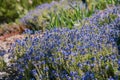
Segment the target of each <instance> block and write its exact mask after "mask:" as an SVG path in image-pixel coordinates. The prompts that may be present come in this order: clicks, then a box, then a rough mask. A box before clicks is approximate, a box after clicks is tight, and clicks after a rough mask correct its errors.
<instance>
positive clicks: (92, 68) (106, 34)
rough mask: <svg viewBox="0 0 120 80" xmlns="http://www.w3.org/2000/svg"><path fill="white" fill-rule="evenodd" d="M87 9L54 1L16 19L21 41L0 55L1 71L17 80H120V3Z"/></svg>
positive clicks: (90, 4)
mask: <svg viewBox="0 0 120 80" xmlns="http://www.w3.org/2000/svg"><path fill="white" fill-rule="evenodd" d="M86 3H87V4H84V3H82V2H81V1H77V0H76V1H73V0H71V2H68V1H64V0H63V1H60V2H54V1H53V2H52V3H50V4H47V3H46V4H43V5H40V6H37V7H36V9H35V10H32V11H30V12H29V13H28V14H27V15H26V16H25V17H23V18H22V19H21V21H22V23H23V24H25V25H26V26H25V27H24V28H29V29H24V28H23V29H24V30H25V32H24V33H23V34H24V35H25V38H24V39H22V40H16V42H15V43H13V44H11V47H10V49H9V50H8V52H5V51H1V52H0V65H1V66H0V71H3V70H5V69H6V68H7V67H8V68H9V67H12V71H10V77H11V79H16V80H120V6H119V5H117V4H119V1H117V0H109V1H108V0H105V1H103V0H98V1H97V2H96V0H87V1H86ZM61 5H62V6H61ZM60 6H61V7H60ZM5 26H9V25H5ZM15 27H16V26H15ZM18 27H19V26H18ZM18 27H17V29H18V30H19V28H18ZM1 28H2V29H3V30H4V25H3V27H1ZM5 28H6V27H5ZM11 29H12V28H11ZM30 29H31V30H30ZM5 30H6V29H5ZM5 30H4V32H5ZM12 30H14V28H13V29H12ZM36 30H39V31H36ZM8 31H9V30H8ZM31 35H35V36H34V37H31ZM6 53H9V54H10V56H9V58H10V63H11V65H9V66H7V64H6V63H5V62H4V60H3V56H4V54H6ZM6 71H8V72H9V69H6ZM7 79H8V78H7Z"/></svg>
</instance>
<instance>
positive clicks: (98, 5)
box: [21, 0, 119, 30]
mask: <svg viewBox="0 0 120 80" xmlns="http://www.w3.org/2000/svg"><path fill="white" fill-rule="evenodd" d="M118 3H119V1H116V0H109V1H108V0H105V1H103V0H98V1H96V0H87V3H86V4H87V6H86V4H85V3H83V2H82V1H78V0H75V1H72V0H71V1H67V0H65V1H60V2H52V3H50V4H43V5H39V6H37V7H36V9H35V10H33V11H30V12H29V13H28V14H27V15H26V16H24V17H23V18H22V19H21V22H22V23H23V24H24V25H27V26H29V28H30V29H32V30H45V29H52V28H55V27H68V28H72V27H73V26H74V24H75V21H77V20H82V19H83V18H85V17H89V16H91V15H92V14H93V13H95V11H96V10H101V9H105V8H106V7H108V6H109V5H110V4H111V5H117V4H118ZM61 5H62V7H60V6H61ZM42 9H43V10H42Z"/></svg>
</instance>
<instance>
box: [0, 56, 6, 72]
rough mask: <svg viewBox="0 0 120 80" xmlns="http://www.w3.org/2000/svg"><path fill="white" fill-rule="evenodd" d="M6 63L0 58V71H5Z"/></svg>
mask: <svg viewBox="0 0 120 80" xmlns="http://www.w3.org/2000/svg"><path fill="white" fill-rule="evenodd" d="M5 67H6V63H5V62H4V59H3V58H2V57H1V56H0V71H2V70H3V69H5Z"/></svg>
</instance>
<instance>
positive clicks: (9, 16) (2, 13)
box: [0, 0, 52, 23]
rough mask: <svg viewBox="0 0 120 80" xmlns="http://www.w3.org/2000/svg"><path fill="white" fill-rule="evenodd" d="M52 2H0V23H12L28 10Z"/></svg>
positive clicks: (17, 0) (35, 0)
mask: <svg viewBox="0 0 120 80" xmlns="http://www.w3.org/2000/svg"><path fill="white" fill-rule="evenodd" d="M50 1H52V0H0V23H3V22H12V21H15V20H16V19H17V18H19V17H21V16H22V15H24V14H26V13H27V12H28V10H30V9H32V8H34V7H36V6H37V5H39V4H42V3H45V2H50Z"/></svg>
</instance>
